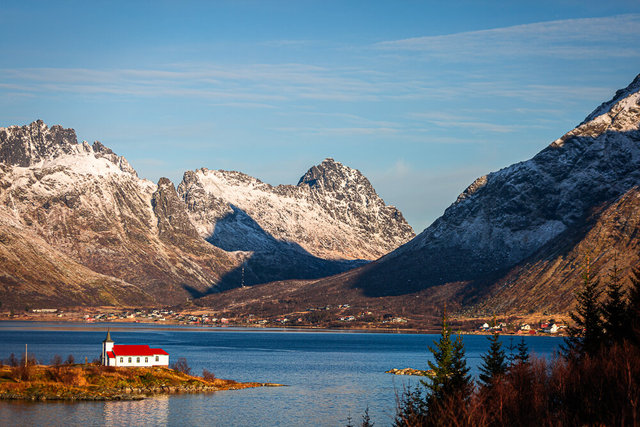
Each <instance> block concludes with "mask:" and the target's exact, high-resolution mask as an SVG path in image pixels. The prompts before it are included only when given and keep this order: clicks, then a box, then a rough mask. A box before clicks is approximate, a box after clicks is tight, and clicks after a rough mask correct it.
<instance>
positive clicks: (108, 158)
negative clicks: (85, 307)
mask: <svg viewBox="0 0 640 427" xmlns="http://www.w3.org/2000/svg"><path fill="white" fill-rule="evenodd" d="M0 212H1V215H0V217H1V218H4V219H5V221H4V222H3V223H4V224H11V226H10V227H11V228H8V225H5V226H3V227H2V229H1V230H2V231H3V232H7V230H12V231H9V234H11V235H16V236H17V235H22V236H24V237H21V238H20V239H21V240H24V241H25V243H27V244H30V246H32V247H34V248H38V250H39V252H37V253H33V252H32V251H31V250H28V248H23V249H24V250H25V252H24V253H21V254H20V258H21V261H20V262H19V263H12V265H14V266H15V268H14V270H13V271H12V270H10V269H8V268H6V266H7V265H8V264H9V261H8V260H7V259H6V258H3V259H2V264H3V267H5V268H3V270H2V272H1V273H0V275H1V277H0V283H9V284H14V285H13V286H14V287H15V284H16V283H18V284H20V285H21V286H23V287H29V286H31V287H33V293H34V295H35V296H37V297H38V298H41V299H43V300H47V301H50V300H51V298H50V297H49V296H47V292H49V290H50V289H57V290H58V292H60V294H61V295H62V294H63V293H64V292H65V291H66V290H67V289H69V288H72V287H74V286H76V285H77V286H76V287H78V286H79V288H78V289H76V291H77V292H73V293H72V294H73V295H71V293H70V294H69V298H68V300H67V301H66V302H67V303H68V304H71V305H72V304H74V303H77V304H105V303H110V302H111V303H113V302H114V301H115V302H118V303H121V304H122V303H127V304H129V305H132V304H145V303H152V302H155V303H165V304H166V303H172V302H175V301H184V299H185V298H187V297H189V298H191V297H193V296H198V295H201V294H204V293H206V292H208V291H210V290H211V289H212V286H214V285H215V284H216V283H217V282H219V281H220V279H221V277H222V276H223V275H224V274H226V273H227V272H228V271H230V270H232V269H233V268H235V267H237V266H238V265H239V264H240V263H241V262H242V257H241V256H238V255H237V254H228V253H227V252H225V251H223V250H221V249H218V248H216V247H214V246H212V245H210V244H208V243H206V242H205V241H203V240H202V239H201V238H200V237H199V235H198V233H197V232H196V231H195V228H194V227H193V225H192V224H191V223H190V222H189V219H188V216H187V213H186V209H185V206H184V203H182V201H181V200H180V199H179V198H178V196H177V194H176V190H175V188H174V186H173V184H171V183H170V182H169V180H167V179H166V178H164V179H161V180H160V182H159V183H158V185H155V184H153V183H152V182H150V181H147V180H144V179H140V178H139V177H138V176H137V174H136V172H135V170H134V169H133V168H132V167H131V166H130V165H129V163H128V162H127V161H126V159H124V158H123V157H119V156H117V155H116V154H114V153H113V152H112V151H111V150H110V149H108V148H106V147H104V146H103V145H102V144H100V143H99V142H95V143H94V144H93V145H89V144H88V143H86V142H82V143H78V142H77V139H76V135H75V132H74V131H73V130H72V129H63V128H62V127H60V126H52V127H51V128H49V127H47V125H45V124H44V123H43V122H42V121H36V122H33V123H31V124H30V125H27V126H22V127H18V126H11V127H9V128H0ZM34 236H35V237H34ZM16 239H17V237H16ZM14 240H15V239H14ZM36 242H37V243H36ZM2 245H3V243H2V242H0V246H2ZM4 245H5V247H4V248H3V249H4V250H7V251H8V252H13V250H14V249H15V247H12V248H7V247H6V244H4ZM41 258H46V259H48V260H49V261H50V262H49V265H50V266H51V268H47V269H45V268H40V269H34V268H33V267H32V266H31V264H32V263H34V262H35V261H36V260H37V259H41ZM45 265H46V264H45ZM80 267H82V268H80ZM55 270H61V271H66V272H67V273H68V274H61V275H56V274H49V273H47V271H55ZM87 270H90V271H92V272H93V274H87ZM72 273H73V274H72ZM76 273H77V274H76ZM34 275H37V277H36V276H34ZM83 276H84V277H86V280H93V281H96V280H97V281H101V283H103V284H104V286H105V291H104V294H105V295H108V294H114V295H117V296H118V298H112V297H107V296H105V297H104V298H102V297H100V295H99V294H96V295H94V296H95V297H94V298H88V297H87V296H88V295H90V294H91V292H90V290H89V289H88V288H89V286H88V285H87V286H85V283H84V282H83V280H82V277H83ZM35 283H37V284H38V286H37V287H35ZM114 284H117V286H118V287H119V288H118V289H113V286H115V285H114ZM83 287H86V288H87V289H83ZM36 288H37V289H40V291H41V294H38V290H37V289H36ZM45 290H46V292H45ZM10 292H11V288H7V287H5V289H4V292H3V294H5V295H6V294H8V293H10ZM3 298H4V296H3Z"/></svg>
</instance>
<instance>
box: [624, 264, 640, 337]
mask: <svg viewBox="0 0 640 427" xmlns="http://www.w3.org/2000/svg"><path fill="white" fill-rule="evenodd" d="M629 279H630V280H631V287H630V288H629V302H628V304H627V321H628V326H629V327H628V329H627V335H626V337H627V338H629V340H630V341H631V342H632V343H634V344H635V345H637V346H640V265H638V266H636V267H635V268H634V269H633V270H632V271H631V276H630V277H629Z"/></svg>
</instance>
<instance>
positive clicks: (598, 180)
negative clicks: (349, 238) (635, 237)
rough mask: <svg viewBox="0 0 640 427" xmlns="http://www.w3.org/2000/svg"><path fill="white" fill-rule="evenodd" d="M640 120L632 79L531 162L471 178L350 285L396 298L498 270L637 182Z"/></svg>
mask: <svg viewBox="0 0 640 427" xmlns="http://www.w3.org/2000/svg"><path fill="white" fill-rule="evenodd" d="M639 126H640V76H639V77H637V78H636V79H635V80H634V81H633V82H632V83H631V84H630V85H629V86H628V87H627V88H626V89H623V90H621V91H618V92H617V93H616V95H615V96H614V98H613V99H612V100H611V101H609V102H606V103H604V104H603V105H602V106H600V107H599V108H598V109H596V110H595V111H594V112H593V113H592V114H591V115H589V116H588V117H587V119H586V120H585V121H584V122H583V123H581V124H580V125H579V126H578V127H577V128H576V129H574V130H572V131H571V132H569V133H567V134H566V135H564V136H562V137H561V138H559V139H558V140H556V141H554V142H553V143H552V144H551V145H549V146H548V147H547V148H545V149H544V150H543V151H541V152H540V153H539V154H538V155H536V156H535V157H534V158H532V159H531V160H528V161H525V162H521V163H517V164H514V165H512V166H509V167H507V168H505V169H502V170H500V171H497V172H493V173H490V174H488V175H486V176H483V177H481V178H479V179H478V180H476V181H475V182H474V183H473V184H471V185H470V186H469V187H468V188H467V189H466V190H465V191H464V192H463V193H462V194H461V195H460V196H459V197H458V199H457V200H456V202H455V203H453V204H452V205H451V206H450V207H449V208H448V209H447V210H446V211H445V213H444V215H442V217H440V218H439V219H437V220H436V221H435V222H434V223H433V224H432V225H431V226H430V227H429V228H427V229H426V230H425V231H423V232H422V233H421V234H420V235H418V236H417V237H416V238H415V239H413V240H412V241H411V242H409V243H408V244H406V245H404V246H402V247H401V248H399V249H398V250H396V251H394V252H393V253H391V254H389V255H387V256H386V257H384V258H383V259H382V260H380V261H379V262H377V263H376V264H375V265H372V266H369V267H368V268H366V269H365V271H364V272H363V274H362V275H361V276H360V278H359V280H358V281H357V286H363V287H365V288H366V289H368V291H369V292H371V293H372V294H398V293H406V292H411V291H414V290H418V289H422V288H426V287H430V286H435V285H441V284H445V283H452V282H468V281H473V280H476V279H482V280H484V281H487V280H488V281H490V280H489V279H488V278H489V277H495V276H496V275H498V276H499V275H500V274H501V272H505V271H507V270H508V269H509V268H511V267H513V266H514V265H516V264H518V263H520V262H522V261H523V260H525V259H527V258H528V257H531V256H533V255H534V254H536V253H538V251H539V250H540V249H541V248H542V247H544V246H545V245H547V244H550V242H552V241H554V240H555V239H557V238H559V236H563V235H565V233H570V232H571V231H572V230H575V229H578V228H580V227H583V226H584V224H585V223H586V221H587V219H588V218H589V216H590V215H591V213H592V211H593V210H594V209H596V208H599V207H601V206H602V205H605V204H608V203H612V201H613V200H615V199H617V198H618V197H620V196H621V195H623V194H625V193H626V192H627V191H629V190H630V189H631V188H632V187H633V186H635V185H638V184H639V183H640V131H639Z"/></svg>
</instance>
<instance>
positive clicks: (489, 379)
mask: <svg viewBox="0 0 640 427" xmlns="http://www.w3.org/2000/svg"><path fill="white" fill-rule="evenodd" d="M489 342H490V343H491V345H490V346H489V351H488V352H487V354H485V355H483V356H482V365H480V375H479V376H478V378H479V379H480V383H481V384H482V385H483V386H484V387H489V388H490V387H492V386H493V384H494V382H495V381H496V379H497V378H498V377H500V376H502V375H504V374H505V373H506V372H507V368H508V365H507V360H506V359H507V356H506V354H505V353H504V350H503V349H502V343H501V342H500V334H498V333H497V332H495V333H493V334H492V335H491V336H490V337H489Z"/></svg>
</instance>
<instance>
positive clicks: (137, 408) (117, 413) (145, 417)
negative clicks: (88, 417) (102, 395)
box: [103, 396, 169, 426]
mask: <svg viewBox="0 0 640 427" xmlns="http://www.w3.org/2000/svg"><path fill="white" fill-rule="evenodd" d="M103 414H104V425H106V426H129V425H157V426H164V425H167V424H168V422H169V396H157V397H154V398H151V399H145V400H135V401H120V402H105V404H104V409H103Z"/></svg>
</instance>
